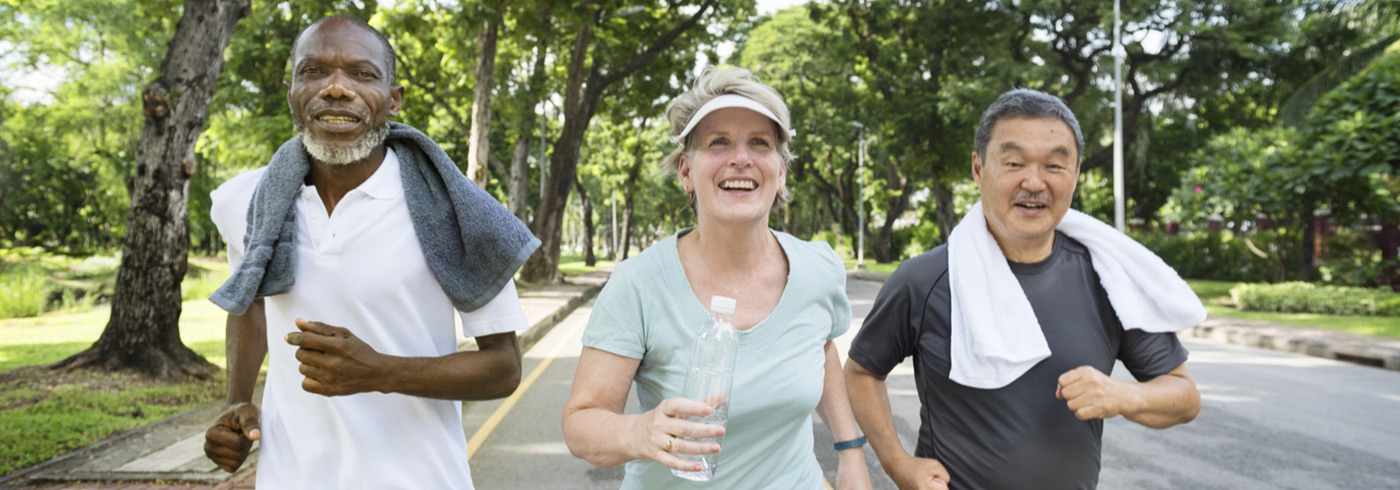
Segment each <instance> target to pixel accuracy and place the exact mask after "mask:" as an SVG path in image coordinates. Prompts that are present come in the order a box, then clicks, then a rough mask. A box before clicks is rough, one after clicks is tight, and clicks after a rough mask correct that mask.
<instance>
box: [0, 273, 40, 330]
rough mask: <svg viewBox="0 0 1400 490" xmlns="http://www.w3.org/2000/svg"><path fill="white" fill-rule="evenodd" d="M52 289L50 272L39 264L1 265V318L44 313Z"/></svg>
mask: <svg viewBox="0 0 1400 490" xmlns="http://www.w3.org/2000/svg"><path fill="white" fill-rule="evenodd" d="M50 289H51V287H50V286H49V279H48V272H47V271H45V270H44V268H43V267H42V266H40V265H38V264H35V263H21V264H15V265H8V266H6V265H0V318H21V317H29V316H37V315H38V314H40V313H43V312H44V304H45V303H46V302H47V301H48V299H49V291H50Z"/></svg>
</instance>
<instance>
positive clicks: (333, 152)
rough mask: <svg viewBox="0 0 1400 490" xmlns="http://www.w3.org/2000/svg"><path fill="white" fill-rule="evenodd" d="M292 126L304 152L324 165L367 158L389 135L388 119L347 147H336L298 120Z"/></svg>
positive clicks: (341, 163)
mask: <svg viewBox="0 0 1400 490" xmlns="http://www.w3.org/2000/svg"><path fill="white" fill-rule="evenodd" d="M292 128H293V129H295V130H296V132H297V136H300V137H301V144H302V145H303V146H305V147H306V152H307V153H310V154H311V158H314V159H316V161H318V162H321V163H324V164H326V165H349V164H352V163H355V162H358V161H361V160H364V159H366V158H369V154H370V153H372V152H373V151H374V149H375V148H378V147H379V145H381V144H384V140H385V139H388V137H389V121H384V125H383V126H380V127H377V128H374V129H371V130H370V131H369V133H366V134H365V136H364V137H363V138H360V141H359V142H357V143H355V145H354V146H351V147H349V148H337V147H333V146H330V145H328V144H326V142H324V141H321V140H320V139H319V138H317V137H316V136H315V135H313V134H311V132H310V131H307V130H306V125H305V124H302V123H300V122H294V123H293V124H292Z"/></svg>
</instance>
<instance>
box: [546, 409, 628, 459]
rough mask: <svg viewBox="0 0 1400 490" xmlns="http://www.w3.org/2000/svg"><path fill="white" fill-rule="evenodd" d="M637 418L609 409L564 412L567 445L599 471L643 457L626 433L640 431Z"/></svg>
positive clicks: (567, 410)
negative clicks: (635, 449)
mask: <svg viewBox="0 0 1400 490" xmlns="http://www.w3.org/2000/svg"><path fill="white" fill-rule="evenodd" d="M637 419H638V416H637V415H625V414H621V413H617V412H613V411H611V410H608V409H605V408H585V409H578V410H570V408H567V407H566V408H565V411H564V424H563V425H564V444H565V445H566V446H568V447H569V452H570V453H572V454H573V455H574V457H577V458H582V459H583V460H585V461H588V462H589V463H591V464H592V465H594V466H597V467H599V468H612V467H614V466H617V465H620V464H623V463H626V462H628V461H632V460H634V459H639V458H641V456H640V455H637V454H634V453H633V448H632V447H631V446H630V445H629V444H628V441H629V440H630V439H628V438H626V437H622V436H621V435H622V434H631V433H633V432H635V431H636V428H635V427H633V425H634V424H636V423H637Z"/></svg>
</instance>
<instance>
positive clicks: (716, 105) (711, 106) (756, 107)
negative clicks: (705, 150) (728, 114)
mask: <svg viewBox="0 0 1400 490" xmlns="http://www.w3.org/2000/svg"><path fill="white" fill-rule="evenodd" d="M730 107H742V108H745V109H748V110H751V111H754V112H757V113H759V114H762V115H763V116H764V117H767V118H768V119H772V120H773V122H775V123H778V127H779V128H781V130H782V131H784V132H786V133H787V139H789V140H790V139H792V137H793V136H797V132H796V131H793V130H791V129H788V128H785V127H783V122H782V121H779V120H778V116H775V115H773V111H770V110H768V108H767V107H763V104H759V103H758V102H756V101H754V100H753V99H750V98H748V97H744V96H742V95H734V94H725V95H721V96H719V97H715V98H713V99H710V101H709V102H706V103H705V105H702V106H700V110H698V111H695V115H694V116H691V117H690V122H689V123H687V124H686V125H685V129H683V130H681V134H678V135H675V136H672V137H671V142H672V143H680V142H681V141H684V140H685V136H686V135H688V134H690V131H691V130H693V129H695V126H696V125H698V124H700V120H701V119H704V118H705V116H707V115H709V114H710V113H711V112H714V111H717V110H720V109H727V108H730Z"/></svg>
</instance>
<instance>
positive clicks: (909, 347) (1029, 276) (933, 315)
mask: <svg viewBox="0 0 1400 490" xmlns="http://www.w3.org/2000/svg"><path fill="white" fill-rule="evenodd" d="M1009 263H1010V265H1011V272H1012V273H1014V274H1015V275H1016V278H1017V279H1018V280H1019V281H1020V283H1021V288H1022V289H1023V290H1024V291H1025V293H1026V297H1027V298H1029V299H1030V303H1031V307H1032V309H1034V310H1035V315H1036V319H1037V320H1039V321H1040V327H1041V330H1042V331H1043V332H1044V333H1045V340H1046V342H1047V343H1048V344H1049V346H1050V357H1049V358H1047V359H1045V360H1042V361H1041V362H1040V363H1038V364H1036V365H1035V366H1034V367H1032V368H1031V369H1030V371H1027V372H1026V374H1024V375H1022V376H1021V377H1020V378H1019V379H1017V380H1016V381H1014V382H1012V383H1011V384H1010V385H1007V386H1005V387H1003V388H1000V389H995V390H983V389H977V388H969V387H966V386H963V385H960V384H957V383H955V382H953V381H952V380H950V379H948V370H949V361H948V359H949V358H948V355H949V354H948V334H949V330H950V328H951V321H950V320H949V318H950V317H951V307H950V301H951V297H952V296H951V294H950V292H949V290H948V250H947V247H946V246H940V247H938V248H935V249H933V250H931V251H929V252H927V253H924V254H923V255H920V256H918V257H915V258H912V259H909V260H906V261H904V263H903V264H901V265H900V266H899V269H898V270H896V271H895V272H894V274H893V275H892V276H891V277H890V279H889V280H888V281H887V282H886V283H885V285H884V287H882V288H881V289H880V294H879V296H878V297H877V298H876V300H875V305H874V307H873V309H872V310H871V311H870V315H869V316H867V317H866V318H865V325H864V326H863V327H862V328H861V331H860V333H859V334H857V335H856V338H855V341H854V343H853V344H852V345H851V351H850V359H851V360H852V361H855V362H856V363H859V364H860V366H861V367H864V368H865V369H866V370H868V371H870V372H872V373H875V374H878V375H887V374H888V373H889V372H890V370H892V369H894V367H895V366H896V365H898V364H899V363H901V362H903V361H904V359H905V358H906V357H908V356H914V361H915V363H914V377H915V381H916V384H917V386H918V394H919V401H920V403H921V405H922V407H923V408H922V410H921V413H920V421H921V424H920V427H919V442H918V448H917V450H916V451H915V455H916V456H919V457H924V458H933V459H937V460H939V461H940V462H941V463H943V465H944V467H946V468H947V469H948V473H949V476H950V477H951V478H952V486H951V487H952V488H955V489H956V488H967V489H1028V488H1036V489H1060V488H1065V489H1092V488H1095V487H1096V486H1097V485H1098V480H1099V453H1100V448H1101V437H1102V434H1103V421H1102V420H1091V421H1080V420H1078V419H1076V418H1075V417H1074V413H1073V412H1071V411H1070V410H1069V408H1068V407H1067V406H1066V403H1065V401H1064V400H1059V399H1057V398H1055V388H1056V386H1057V385H1058V381H1059V377H1060V375H1061V374H1064V373H1065V372H1067V371H1069V370H1071V369H1074V368H1076V367H1079V366H1083V365H1090V366H1094V367H1095V368H1098V369H1099V370H1100V371H1103V372H1105V373H1110V374H1111V373H1112V369H1113V365H1114V360H1115V359H1118V360H1122V361H1123V364H1124V365H1125V366H1127V368H1128V370H1129V371H1130V372H1132V374H1133V376H1134V377H1136V378H1137V379H1138V380H1139V381H1147V380H1150V379H1152V378H1154V377H1157V376H1160V375H1162V374H1165V373H1167V372H1169V371H1171V370H1172V369H1175V368H1176V367H1177V366H1180V365H1181V364H1182V363H1184V362H1186V356H1187V351H1186V349H1185V348H1184V347H1182V345H1181V342H1180V341H1178V340H1177V338H1176V335H1175V334H1154V333H1147V332H1143V331H1141V330H1128V331H1125V330H1123V326H1122V324H1121V323H1119V321H1118V317H1117V315H1116V314H1115V313H1114V312H1113V307H1112V305H1110V304H1109V302H1108V296H1107V294H1106V293H1105V292H1104V290H1103V287H1102V286H1100V285H1099V277H1098V274H1096V273H1095V272H1094V267H1093V264H1092V263H1091V262H1090V259H1089V251H1088V250H1087V249H1086V248H1084V246H1083V245H1082V244H1080V243H1079V242H1076V241H1074V240H1073V239H1071V238H1069V237H1067V236H1065V235H1063V234H1061V233H1059V232H1056V234H1055V245H1054V249H1053V250H1052V251H1051V253H1050V256H1049V257H1047V258H1046V259H1045V260H1043V261H1041V262H1038V263H1034V264H1019V263H1014V262H1009ZM993 301H995V299H994V300H993Z"/></svg>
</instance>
